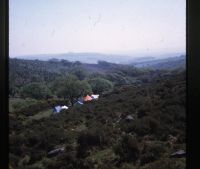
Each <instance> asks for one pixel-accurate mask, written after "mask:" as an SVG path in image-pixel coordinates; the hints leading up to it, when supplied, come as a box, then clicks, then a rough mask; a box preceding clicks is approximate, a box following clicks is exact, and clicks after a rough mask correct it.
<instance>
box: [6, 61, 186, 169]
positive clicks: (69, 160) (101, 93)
mask: <svg viewBox="0 0 200 169" xmlns="http://www.w3.org/2000/svg"><path fill="white" fill-rule="evenodd" d="M9 64H10V65H9V66H10V74H9V82H10V86H9V131H10V132H9V145H10V147H9V149H10V151H9V161H10V166H12V167H13V168H14V169H23V168H24V169H46V168H49V169H61V168H66V169H103V168H104V169H132V168H138V169H153V168H159V169H166V168H170V169H183V168H185V160H186V159H185V153H186V152H185V150H186V148H185V146H186V142H185V118H186V113H185V104H186V103H185V87H186V86H185V69H184V68H183V67H174V69H170V70H168V69H159V70H157V69H148V68H136V67H134V66H132V65H121V64H114V63H109V62H100V63H98V64H93V65H92V66H91V65H90V66H91V67H92V68H93V69H94V68H95V66H96V68H95V71H90V70H91V69H90V68H91V67H90V66H88V65H87V66H86V64H84V63H81V62H70V61H67V60H61V61H52V60H51V61H39V60H22V59H10V63H9ZM36 65H37V66H36ZM33 72H34V73H33Z"/></svg>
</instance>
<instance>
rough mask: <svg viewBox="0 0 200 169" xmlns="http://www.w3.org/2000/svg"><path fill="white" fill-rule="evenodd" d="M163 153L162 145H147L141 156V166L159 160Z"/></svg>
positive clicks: (156, 143) (159, 143) (158, 143)
mask: <svg viewBox="0 0 200 169" xmlns="http://www.w3.org/2000/svg"><path fill="white" fill-rule="evenodd" d="M164 152H165V147H164V144H162V143H161V142H154V143H151V144H149V145H145V146H144V148H143V151H142V155H141V161H140V163H141V165H144V164H146V163H150V162H153V161H155V160H157V159H159V158H161V156H162V154H163V153H164Z"/></svg>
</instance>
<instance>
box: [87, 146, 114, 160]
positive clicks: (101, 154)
mask: <svg viewBox="0 0 200 169" xmlns="http://www.w3.org/2000/svg"><path fill="white" fill-rule="evenodd" d="M107 157H109V158H114V157H115V154H114V152H113V150H112V148H107V149H104V150H101V151H97V152H95V153H92V154H91V155H90V156H89V157H88V159H91V160H92V161H102V160H103V159H106V158H107Z"/></svg>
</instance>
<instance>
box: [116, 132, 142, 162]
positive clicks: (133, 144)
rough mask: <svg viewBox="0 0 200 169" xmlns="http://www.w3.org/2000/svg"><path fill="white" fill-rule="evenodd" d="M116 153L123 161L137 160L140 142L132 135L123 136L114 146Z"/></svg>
mask: <svg viewBox="0 0 200 169" xmlns="http://www.w3.org/2000/svg"><path fill="white" fill-rule="evenodd" d="M114 152H115V154H117V155H119V157H120V159H121V161H123V162H130V161H132V162H135V161H136V160H137V159H138V158H139V144H138V142H137V139H136V138H135V137H133V136H132V135H127V134H126V135H124V136H122V138H121V140H120V141H119V143H118V144H117V145H116V146H115V147H114Z"/></svg>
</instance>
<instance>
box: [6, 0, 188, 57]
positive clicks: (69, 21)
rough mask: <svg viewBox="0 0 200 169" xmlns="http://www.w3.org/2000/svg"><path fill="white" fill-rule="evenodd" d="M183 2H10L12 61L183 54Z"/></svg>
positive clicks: (184, 11)
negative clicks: (61, 56)
mask: <svg viewBox="0 0 200 169" xmlns="http://www.w3.org/2000/svg"><path fill="white" fill-rule="evenodd" d="M185 16H186V2H185V1H184V0H39V1H36V0H10V5H9V17H10V18H9V29H10V30H9V43H10V45H9V52H10V57H15V56H20V55H34V54H53V53H67V52H97V53H113V54H118V53H125V54H132V53H148V54H150V53H156V52H159V53H173V52H174V53H177V52H185V45H186V17H185Z"/></svg>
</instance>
